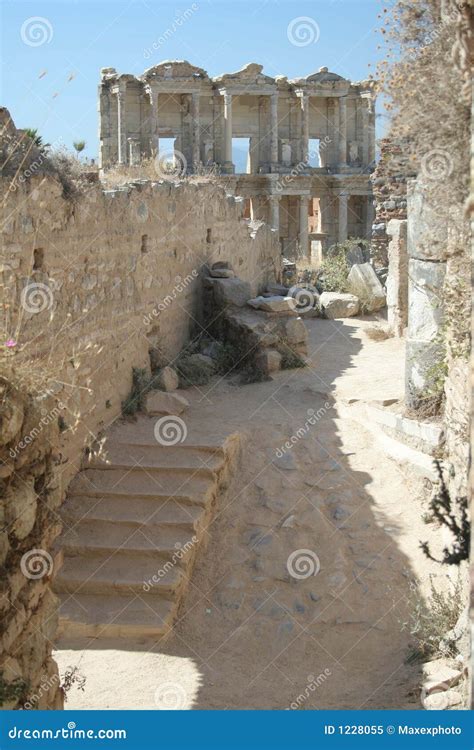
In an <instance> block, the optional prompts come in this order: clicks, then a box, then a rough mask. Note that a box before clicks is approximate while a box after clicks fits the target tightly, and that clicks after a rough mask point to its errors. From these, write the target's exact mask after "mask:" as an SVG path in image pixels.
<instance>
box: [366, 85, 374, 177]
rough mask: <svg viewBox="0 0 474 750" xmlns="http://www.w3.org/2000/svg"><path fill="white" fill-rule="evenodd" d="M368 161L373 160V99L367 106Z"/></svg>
mask: <svg viewBox="0 0 474 750" xmlns="http://www.w3.org/2000/svg"><path fill="white" fill-rule="evenodd" d="M367 131H368V156H369V159H368V163H369V164H371V163H372V162H374V161H375V106H374V101H373V99H370V100H369V106H368V128H367Z"/></svg>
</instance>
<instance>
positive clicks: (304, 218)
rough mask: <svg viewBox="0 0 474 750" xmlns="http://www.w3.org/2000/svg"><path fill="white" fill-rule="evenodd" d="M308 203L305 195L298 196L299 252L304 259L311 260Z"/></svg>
mask: <svg viewBox="0 0 474 750" xmlns="http://www.w3.org/2000/svg"><path fill="white" fill-rule="evenodd" d="M308 201H309V197H308V196H307V195H300V215H299V237H300V250H301V252H302V255H303V257H304V258H307V259H308V260H309V259H310V258H311V250H310V247H309V240H308Z"/></svg>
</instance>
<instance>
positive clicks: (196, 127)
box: [191, 92, 201, 172]
mask: <svg viewBox="0 0 474 750" xmlns="http://www.w3.org/2000/svg"><path fill="white" fill-rule="evenodd" d="M199 96H200V95H199V92H195V93H193V94H191V113H192V131H193V171H194V172H196V171H197V169H198V167H199V164H200V163H201V138H200V135H201V129H200V122H199Z"/></svg>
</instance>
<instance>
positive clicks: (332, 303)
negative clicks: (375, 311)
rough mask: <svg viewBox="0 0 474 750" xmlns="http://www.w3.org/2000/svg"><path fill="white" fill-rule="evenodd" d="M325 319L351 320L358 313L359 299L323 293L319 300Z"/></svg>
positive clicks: (341, 294)
mask: <svg viewBox="0 0 474 750" xmlns="http://www.w3.org/2000/svg"><path fill="white" fill-rule="evenodd" d="M319 301H320V304H321V309H322V310H323V311H324V314H325V316H326V318H330V319H331V320H334V319H335V318H352V317H353V316H354V315H357V313H358V312H359V299H358V297H356V296H354V295H353V294H343V293H342V292H323V293H322V295H321V296H320V298H319Z"/></svg>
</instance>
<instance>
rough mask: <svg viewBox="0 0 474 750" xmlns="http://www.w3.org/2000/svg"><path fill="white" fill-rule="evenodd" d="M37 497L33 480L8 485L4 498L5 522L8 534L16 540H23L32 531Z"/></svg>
mask: <svg viewBox="0 0 474 750" xmlns="http://www.w3.org/2000/svg"><path fill="white" fill-rule="evenodd" d="M36 507H37V495H36V492H35V488H34V482H33V479H28V480H22V481H21V482H15V483H13V484H12V485H10V488H9V490H8V493H7V496H6V512H5V521H6V523H7V527H8V529H9V531H10V533H13V534H14V535H15V536H16V538H17V539H25V537H27V536H28V534H29V533H30V532H31V531H32V529H33V526H34V525H35V520H36Z"/></svg>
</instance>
